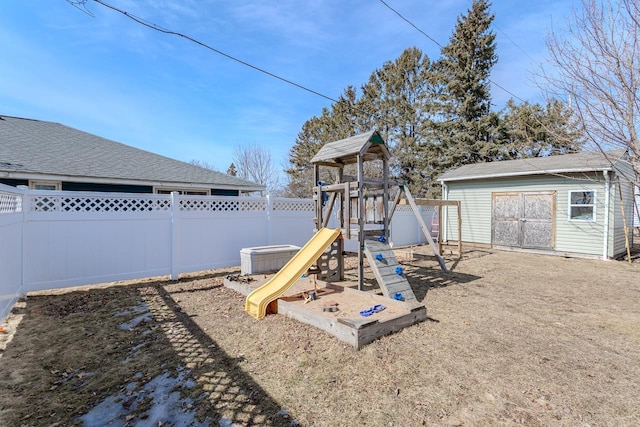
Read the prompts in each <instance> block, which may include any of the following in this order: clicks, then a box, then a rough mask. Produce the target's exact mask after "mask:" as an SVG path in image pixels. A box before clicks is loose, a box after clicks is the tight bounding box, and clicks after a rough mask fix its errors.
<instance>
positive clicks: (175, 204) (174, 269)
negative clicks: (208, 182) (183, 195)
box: [170, 191, 180, 280]
mask: <svg viewBox="0 0 640 427" xmlns="http://www.w3.org/2000/svg"><path fill="white" fill-rule="evenodd" d="M179 204H180V202H179V200H178V192H177V191H172V192H171V218H170V221H171V222H170V227H171V248H170V251H171V280H178V259H177V258H178V249H177V246H178V224H177V223H178V218H177V217H178V213H179V212H180V205H179Z"/></svg>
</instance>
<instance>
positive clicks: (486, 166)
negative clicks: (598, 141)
mask: <svg viewBox="0 0 640 427" xmlns="http://www.w3.org/2000/svg"><path fill="white" fill-rule="evenodd" d="M621 161H627V156H626V151H625V150H624V149H619V150H611V151H606V152H604V153H603V152H600V151H598V152H582V153H576V154H563V155H558V156H548V157H533V158H528V159H517V160H503V161H497V162H489V163H475V164H471V165H464V166H461V167H459V168H457V169H452V170H450V171H447V172H445V173H444V174H442V176H440V178H438V181H440V182H443V183H444V182H449V181H463V180H474V179H489V178H501V177H512V176H523V175H548V174H559V173H581V172H595V171H605V170H606V171H611V170H613V169H614V167H615V165H616V163H618V162H621Z"/></svg>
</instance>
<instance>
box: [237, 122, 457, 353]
mask: <svg viewBox="0 0 640 427" xmlns="http://www.w3.org/2000/svg"><path fill="white" fill-rule="evenodd" d="M389 159H390V154H389V151H388V148H387V145H386V144H385V142H384V140H383V138H382V137H381V136H380V134H379V133H378V132H377V131H371V132H368V133H364V134H361V135H357V136H354V137H351V138H347V139H343V140H340V141H335V142H332V143H329V144H326V145H325V146H324V147H322V148H321V149H320V150H319V151H318V153H317V154H316V155H315V156H314V157H313V159H312V160H311V163H312V165H313V170H314V181H315V183H316V186H315V187H314V189H313V198H314V201H315V215H314V223H315V234H314V236H313V237H312V238H311V240H309V242H307V244H306V245H305V246H304V247H302V248H301V249H300V250H299V251H298V252H297V253H296V255H294V256H293V257H292V258H291V259H290V260H289V261H288V262H287V263H286V264H285V265H284V266H283V267H282V268H281V269H280V270H279V271H278V272H277V273H276V274H275V275H273V276H272V277H271V278H269V279H267V278H266V277H265V278H264V281H262V280H257V281H256V282H257V283H255V284H254V285H251V284H249V283H240V282H238V281H237V280H226V281H225V285H226V286H228V287H231V288H233V289H236V290H238V291H239V292H242V293H243V294H245V295H247V298H246V301H245V311H247V312H248V313H249V314H251V315H253V316H254V317H256V318H257V319H260V318H262V317H264V316H265V315H266V314H267V313H268V312H278V313H282V314H286V315H288V316H290V317H293V318H296V319H298V320H300V321H302V322H305V323H309V324H311V325H314V326H316V327H318V328H320V329H323V330H325V331H327V332H329V333H331V334H333V335H335V336H336V337H338V338H339V339H341V340H343V341H345V342H348V343H350V344H352V345H354V346H355V347H357V348H359V347H360V346H362V345H364V344H367V343H369V342H371V341H373V340H375V339H377V338H379V337H380V336H382V335H386V334H389V333H393V332H396V331H398V330H400V329H402V328H404V327H406V326H410V325H412V324H414V323H418V322H421V321H424V320H425V319H426V318H427V316H426V307H425V305H424V304H422V303H420V302H419V301H418V300H417V299H416V296H415V295H414V292H413V290H412V288H411V286H410V284H409V282H408V280H407V277H406V275H405V273H404V269H403V267H402V266H401V265H400V263H399V262H398V260H397V259H396V256H395V254H394V250H393V248H392V247H391V245H390V243H389V237H390V224H391V218H392V217H393V214H394V212H395V210H396V208H397V206H398V205H399V204H405V203H407V204H409V205H410V206H411V209H412V211H413V212H414V214H415V216H416V219H417V220H418V224H419V225H420V229H421V230H422V232H423V233H424V235H425V237H426V239H427V242H428V243H429V247H430V249H431V251H432V253H433V255H434V256H435V258H436V259H437V261H438V264H439V265H440V268H441V269H442V271H443V272H444V273H448V269H447V266H446V263H445V261H444V259H443V258H442V256H441V254H440V247H439V244H436V242H434V239H433V238H432V236H431V232H430V230H429V228H428V226H427V224H426V223H425V221H424V220H423V218H422V215H421V212H420V209H419V208H418V205H419V204H430V205H431V206H434V203H436V205H437V206H438V210H439V213H440V212H441V209H442V206H448V205H451V204H452V203H451V202H444V203H439V204H438V201H424V200H417V201H416V200H415V199H414V198H413V196H412V195H411V192H410V191H409V189H408V188H407V187H406V185H404V183H400V182H398V181H395V180H392V179H390V178H389ZM367 162H375V163H374V165H373V166H371V164H370V163H369V165H368V166H369V167H368V168H367V167H365V164H366V163H367ZM325 168H328V171H327V170H325ZM367 170H368V171H373V173H369V174H367V173H366V172H365V171H367ZM350 171H353V172H355V175H349V174H347V172H350ZM372 175H373V176H372ZM322 178H324V180H323V179H322ZM325 180H327V181H328V180H331V181H332V182H331V183H327V182H325ZM403 196H404V199H403ZM334 208H335V209H334ZM459 209H460V207H459V205H458V211H459ZM334 212H336V214H335V221H336V223H337V227H336V226H334V225H332V226H331V227H333V228H329V225H330V222H331V219H332V218H331V216H332V215H333V213H334ZM458 217H459V215H458ZM439 218H441V216H439ZM458 229H460V228H458ZM345 240H355V241H357V247H358V250H357V260H358V283H357V289H353V288H352V287H351V286H349V284H348V283H345V281H344V270H345V266H344V262H345V248H344V242H345ZM458 243H460V239H458ZM365 257H366V258H367V264H368V265H369V267H370V269H371V271H372V273H373V275H374V277H375V279H376V282H377V283H378V285H379V288H380V290H381V293H382V295H377V294H372V293H370V292H363V283H364V278H365V271H364V264H365V263H364V259H365ZM310 278H311V281H310V282H309V279H310ZM318 280H319V281H322V282H323V284H324V287H323V288H322V289H319V288H318ZM310 284H312V286H313V288H312V289H307V288H309V285H310ZM339 284H340V285H339ZM325 297H327V299H328V300H329V301H331V300H332V299H338V298H344V300H343V301H350V302H351V303H350V306H349V305H347V304H344V303H343V304H342V305H341V308H340V313H337V314H336V313H334V311H337V310H326V308H327V307H326V302H324V301H323V302H322V303H320V302H319V301H317V299H321V300H324V299H325ZM329 297H330V299H329ZM337 305H338V303H336V304H335V306H337ZM365 305H366V306H369V305H371V308H370V309H366V310H361V308H362V307H363V306H365ZM354 307H358V309H357V310H355V309H354ZM387 308H388V309H387ZM383 310H385V311H384V312H383V314H378V313H379V312H380V311H383ZM327 311H328V312H329V313H326V312H327ZM373 314H376V315H375V316H372V315H373ZM361 316H362V317H361ZM369 316H371V317H369Z"/></svg>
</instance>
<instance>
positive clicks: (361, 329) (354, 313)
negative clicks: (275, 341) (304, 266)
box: [224, 275, 427, 348]
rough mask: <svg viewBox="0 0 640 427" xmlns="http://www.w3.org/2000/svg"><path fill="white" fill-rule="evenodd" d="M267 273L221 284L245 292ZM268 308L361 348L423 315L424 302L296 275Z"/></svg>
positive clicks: (415, 321)
mask: <svg viewBox="0 0 640 427" xmlns="http://www.w3.org/2000/svg"><path fill="white" fill-rule="evenodd" d="M270 277H271V276H269V275H254V276H229V277H227V278H225V280H224V285H225V286H226V287H228V288H230V289H234V290H235V291H237V292H240V293H241V294H243V295H245V296H246V295H248V294H249V293H250V292H251V291H253V290H254V289H256V288H258V287H259V286H261V285H263V284H264V283H266V281H267V280H269V278H270ZM308 291H315V293H316V299H315V300H312V299H310V298H309V293H308ZM380 305H381V306H384V309H382V310H381V311H377V312H374V313H372V314H371V315H369V316H363V315H361V312H362V311H365V310H370V309H371V308H373V307H376V306H378V308H379V306H380ZM332 307H335V309H334V308H332ZM269 312H271V313H273V312H277V313H278V314H283V315H285V316H289V317H291V318H293V319H296V320H298V321H300V322H303V323H307V324H309V325H312V326H314V327H316V328H319V329H322V330H323V331H325V332H328V333H329V334H331V335H333V336H335V337H336V338H338V339H339V340H340V341H343V342H345V343H347V344H350V345H352V346H353V347H355V348H361V347H362V346H364V345H366V344H369V343H371V342H373V341H375V340H376V339H378V338H380V337H382V336H384V335H388V334H392V333H395V332H398V331H400V330H401V329H403V328H406V327H407V326H411V325H413V324H416V323H419V322H422V321H424V320H426V318H427V309H426V307H425V305H424V304H420V303H416V302H404V301H396V300H394V299H390V298H386V297H383V296H381V295H377V294H374V293H371V292H363V291H359V290H357V289H355V288H354V283H352V282H335V283H328V282H324V281H320V280H318V281H317V285H316V286H315V287H314V284H313V282H312V280H311V279H310V278H308V277H305V278H300V279H299V280H298V281H297V282H296V283H295V284H294V285H293V286H292V287H291V288H290V289H289V290H288V291H287V292H285V294H284V295H283V296H282V297H280V298H279V299H278V300H277V301H275V304H272V305H271V306H270V307H269Z"/></svg>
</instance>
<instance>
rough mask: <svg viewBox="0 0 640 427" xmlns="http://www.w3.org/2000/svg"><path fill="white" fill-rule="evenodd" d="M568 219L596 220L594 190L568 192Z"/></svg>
mask: <svg viewBox="0 0 640 427" xmlns="http://www.w3.org/2000/svg"><path fill="white" fill-rule="evenodd" d="M569 220H570V221H595V220H596V192H595V191H593V190H589V191H570V192H569Z"/></svg>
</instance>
